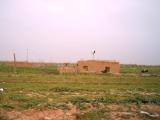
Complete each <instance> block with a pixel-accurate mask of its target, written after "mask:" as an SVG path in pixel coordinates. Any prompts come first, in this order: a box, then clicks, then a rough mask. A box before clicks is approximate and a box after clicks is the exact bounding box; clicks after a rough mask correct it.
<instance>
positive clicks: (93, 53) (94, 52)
mask: <svg viewBox="0 0 160 120" xmlns="http://www.w3.org/2000/svg"><path fill="white" fill-rule="evenodd" d="M95 54H96V51H95V50H94V51H93V52H92V55H93V59H95Z"/></svg>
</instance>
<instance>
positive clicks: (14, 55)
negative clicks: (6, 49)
mask: <svg viewBox="0 0 160 120" xmlns="http://www.w3.org/2000/svg"><path fill="white" fill-rule="evenodd" d="M13 57H14V73H16V54H15V53H13Z"/></svg>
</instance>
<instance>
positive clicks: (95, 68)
mask: <svg viewBox="0 0 160 120" xmlns="http://www.w3.org/2000/svg"><path fill="white" fill-rule="evenodd" d="M58 70H59V72H60V73H97V74H101V73H112V74H119V71H120V64H119V62H116V61H109V60H81V61H78V62H77V64H69V63H65V64H63V65H61V66H59V68H58Z"/></svg>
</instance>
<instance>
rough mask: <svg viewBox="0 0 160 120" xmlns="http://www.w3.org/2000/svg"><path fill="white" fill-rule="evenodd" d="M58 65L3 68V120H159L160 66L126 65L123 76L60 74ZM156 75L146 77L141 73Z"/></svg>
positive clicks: (0, 81)
mask: <svg viewBox="0 0 160 120" xmlns="http://www.w3.org/2000/svg"><path fill="white" fill-rule="evenodd" d="M56 68H57V66H56V65H55V64H49V65H43V66H33V67H31V66H30V67H23V66H20V67H17V69H16V73H14V72H15V70H14V67H13V66H12V65H7V64H6V63H0V88H4V91H3V92H1V93H0V110H1V111H0V119H1V120H14V119H15V120H115V119H122V120H124V119H131V120H136V119H137V120H143V119H144V120H146V119H147V120H150V119H157V120H158V119H160V117H158V116H156V117H152V116H149V115H146V114H141V113H140V112H142V111H145V112H148V113H150V114H154V113H157V114H158V115H160V77H158V76H156V75H159V74H160V66H136V65H132V66H131V65H122V66H121V74H120V75H119V76H113V75H110V74H103V75H94V74H58V71H57V70H56ZM144 68H146V69H148V70H149V74H153V75H151V76H148V77H147V76H141V75H140V72H141V70H142V69H144Z"/></svg>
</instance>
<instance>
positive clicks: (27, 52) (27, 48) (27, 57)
mask: <svg viewBox="0 0 160 120" xmlns="http://www.w3.org/2000/svg"><path fill="white" fill-rule="evenodd" d="M26 62H28V48H27V56H26Z"/></svg>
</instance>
